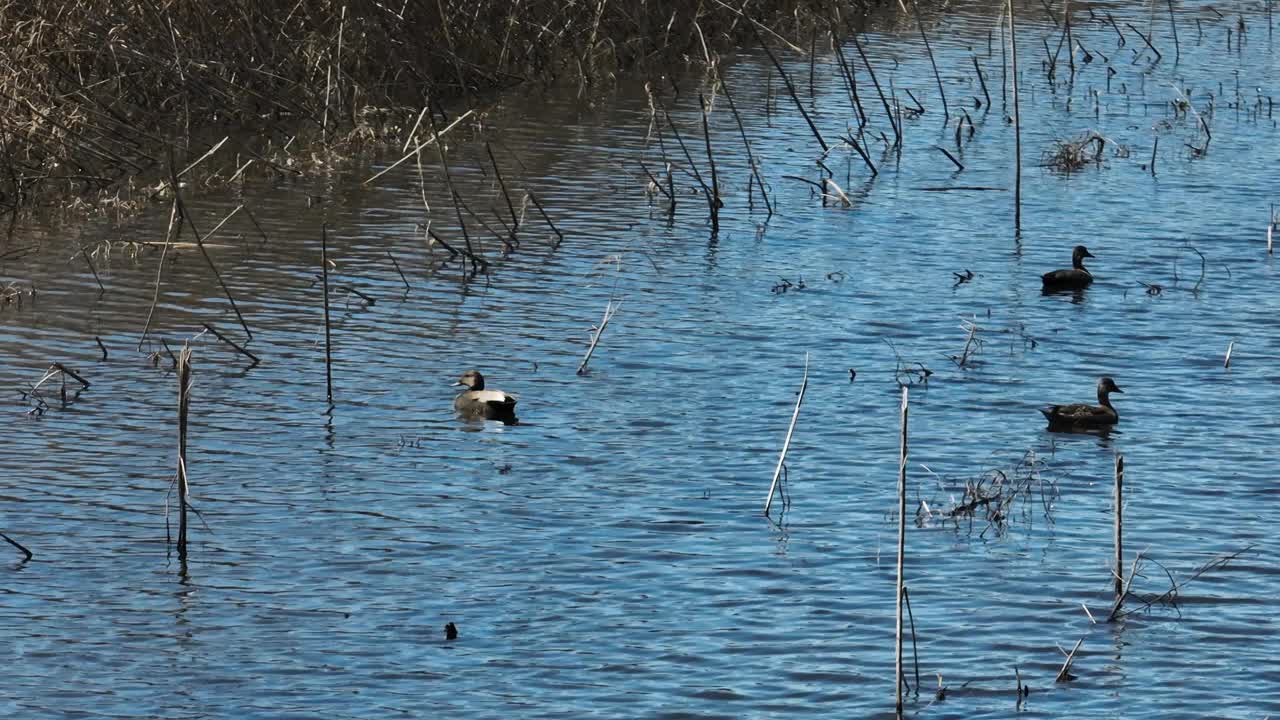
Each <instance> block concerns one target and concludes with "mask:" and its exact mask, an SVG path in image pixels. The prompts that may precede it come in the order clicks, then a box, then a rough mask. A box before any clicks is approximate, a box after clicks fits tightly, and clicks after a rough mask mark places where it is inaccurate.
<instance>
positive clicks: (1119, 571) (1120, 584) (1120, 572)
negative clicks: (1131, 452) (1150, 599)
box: [1112, 453, 1124, 606]
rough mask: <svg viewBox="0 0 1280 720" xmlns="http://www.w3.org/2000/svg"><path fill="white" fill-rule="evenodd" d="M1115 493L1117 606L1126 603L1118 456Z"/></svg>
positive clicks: (1120, 459)
mask: <svg viewBox="0 0 1280 720" xmlns="http://www.w3.org/2000/svg"><path fill="white" fill-rule="evenodd" d="M1115 478H1116V482H1115V492H1114V494H1113V496H1112V503H1113V504H1114V506H1115V512H1114V518H1115V527H1114V533H1113V536H1114V538H1115V558H1114V561H1113V562H1112V572H1113V573H1115V589H1116V605H1117V606H1118V605H1120V604H1121V603H1122V602H1123V601H1124V455H1120V454H1119V453H1117V454H1116V470H1115Z"/></svg>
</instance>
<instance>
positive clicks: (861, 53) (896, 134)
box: [844, 18, 902, 147]
mask: <svg viewBox="0 0 1280 720" xmlns="http://www.w3.org/2000/svg"><path fill="white" fill-rule="evenodd" d="M844 22H845V25H846V27H848V29H849V37H850V38H852V39H853V46H854V47H855V48H857V49H858V57H861V58H862V64H863V65H866V66H867V75H869V76H870V77H871V84H872V85H874V86H875V88H876V94H878V95H879V96H880V103H881V104H882V105H884V114H885V115H886V116H888V118H889V125H890V126H891V127H892V128H893V144H894V147H899V146H901V145H902V132H901V130H899V128H898V123H897V122H896V121H895V120H894V119H893V110H892V109H890V107H889V99H888V98H887V97H885V95H884V88H882V87H880V81H879V80H878V79H876V71H875V68H873V67H871V61H870V60H868V59H867V53H866V51H865V50H863V49H862V41H860V40H858V31H857V30H856V29H854V27H853V23H852V22H851V21H850V20H849V18H845V20H844Z"/></svg>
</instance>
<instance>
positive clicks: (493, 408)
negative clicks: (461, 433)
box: [453, 370, 516, 425]
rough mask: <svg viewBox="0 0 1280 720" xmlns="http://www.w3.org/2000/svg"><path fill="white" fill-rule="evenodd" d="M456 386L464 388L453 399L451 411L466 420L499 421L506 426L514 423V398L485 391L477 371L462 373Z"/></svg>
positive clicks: (499, 391) (498, 391)
mask: <svg viewBox="0 0 1280 720" xmlns="http://www.w3.org/2000/svg"><path fill="white" fill-rule="evenodd" d="M455 384H456V385H461V386H463V387H466V388H467V390H464V391H463V392H461V393H459V394H458V395H457V396H456V397H455V398H454V399H453V409H454V410H456V411H457V412H458V414H459V415H462V416H463V417H466V418H476V419H483V420H500V421H502V422H503V423H506V424H507V425H513V424H515V422H516V396H514V395H511V394H508V393H505V392H503V391H501V390H486V389H485V387H484V376H483V375H481V374H480V372H479V371H478V370H468V371H467V372H465V373H463V375H462V377H461V378H460V379H459V380H458V382H457V383H455Z"/></svg>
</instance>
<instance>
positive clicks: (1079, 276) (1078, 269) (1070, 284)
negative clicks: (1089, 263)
mask: <svg viewBox="0 0 1280 720" xmlns="http://www.w3.org/2000/svg"><path fill="white" fill-rule="evenodd" d="M1087 257H1090V258H1091V257H1096V256H1095V255H1094V254H1093V253H1091V252H1089V248H1087V247H1085V246H1083V245H1077V246H1075V248H1074V249H1073V250H1072V251H1071V267H1070V268H1065V269H1062V270H1054V271H1052V272H1047V273H1045V274H1043V275H1041V276H1040V280H1041V282H1042V283H1044V290H1045V292H1053V291H1055V290H1083V289H1085V288H1087V287H1089V285H1091V284H1092V283H1093V274H1092V273H1090V272H1089V271H1088V270H1087V269H1085V266H1084V259H1085V258H1087Z"/></svg>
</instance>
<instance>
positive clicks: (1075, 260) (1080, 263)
mask: <svg viewBox="0 0 1280 720" xmlns="http://www.w3.org/2000/svg"><path fill="white" fill-rule="evenodd" d="M1091 257H1097V256H1096V255H1094V254H1093V253H1091V252H1089V248H1087V247H1085V246H1083V245H1077V246H1075V249H1073V250H1072V251H1071V267H1074V268H1079V269H1084V259H1085V258H1091Z"/></svg>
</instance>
